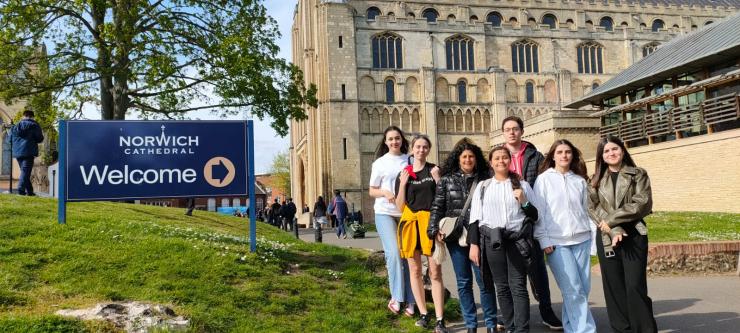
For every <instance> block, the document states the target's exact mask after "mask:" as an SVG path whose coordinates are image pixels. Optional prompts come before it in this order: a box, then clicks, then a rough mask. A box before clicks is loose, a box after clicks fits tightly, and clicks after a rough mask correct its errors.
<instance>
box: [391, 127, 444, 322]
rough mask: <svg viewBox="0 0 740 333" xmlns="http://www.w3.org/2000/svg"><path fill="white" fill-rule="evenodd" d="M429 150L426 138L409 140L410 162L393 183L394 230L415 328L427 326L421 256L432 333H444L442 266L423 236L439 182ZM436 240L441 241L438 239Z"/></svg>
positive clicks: (430, 145)
mask: <svg viewBox="0 0 740 333" xmlns="http://www.w3.org/2000/svg"><path fill="white" fill-rule="evenodd" d="M431 148H432V142H431V140H429V138H428V137H427V136H426V135H417V136H415V137H414V138H413V139H412V140H411V151H412V154H413V159H414V162H413V163H409V166H407V167H406V168H405V169H403V171H401V173H400V174H399V175H398V178H397V179H396V207H398V210H400V211H402V213H401V221H400V224H399V226H398V246H399V250H400V252H401V258H404V259H406V260H407V261H408V264H409V271H410V273H409V274H410V275H411V276H410V282H411V291H412V292H413V293H414V299H415V300H416V306H417V307H418V308H419V313H420V315H421V316H420V318H419V320H418V321H416V326H420V327H423V328H426V327H427V326H428V325H429V322H430V318H429V313H428V312H427V304H426V299H425V298H426V295H425V291H424V281H423V279H422V275H421V266H422V259H421V256H422V255H425V256H426V257H427V262H428V263H429V277H430V279H431V282H432V300H433V301H434V312H435V315H436V319H437V322H436V324H435V326H434V332H435V333H447V328H446V327H445V322H444V303H445V299H444V283H443V281H442V266H441V265H440V263H439V262H437V261H436V260H435V259H434V258H432V251H433V250H434V241H435V238H434V237H432V238H429V237H428V235H427V229H428V226H429V214H430V210H431V208H432V201H434V190H435V188H436V187H437V182H438V181H439V168H438V167H437V166H436V165H434V164H432V163H428V162H427V161H426V160H427V155H429V150H430V149H431ZM438 240H439V241H442V238H441V237H440V238H439V239H438Z"/></svg>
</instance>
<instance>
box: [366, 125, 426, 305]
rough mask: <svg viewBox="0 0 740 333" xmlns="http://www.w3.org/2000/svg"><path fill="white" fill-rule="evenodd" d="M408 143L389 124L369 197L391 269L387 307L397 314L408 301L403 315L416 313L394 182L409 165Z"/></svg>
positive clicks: (374, 163)
mask: <svg viewBox="0 0 740 333" xmlns="http://www.w3.org/2000/svg"><path fill="white" fill-rule="evenodd" d="M408 150H409V143H408V141H407V140H406V138H405V137H404V136H403V131H401V129H400V128H398V127H396V126H390V127H388V128H386V129H385V132H383V141H381V142H380V144H378V148H377V149H376V151H375V158H376V159H375V162H373V167H372V172H371V174H370V191H369V192H370V196H372V197H373V198H375V206H374V207H373V208H374V210H375V227H376V228H377V230H378V236H379V237H380V241H381V243H382V245H383V251H384V254H385V264H386V268H387V269H388V284H389V287H390V291H391V299H390V300H389V301H388V309H389V310H390V311H391V312H393V313H394V314H398V313H399V312H400V311H401V303H406V309H405V310H404V314H405V315H407V316H409V317H411V316H413V315H414V303H415V301H414V295H413V294H412V292H411V287H410V281H409V268H408V263H407V262H406V260H401V255H400V252H399V250H398V243H397V241H396V230H397V228H398V219H399V218H400V217H401V212H400V211H399V210H398V207H396V203H395V199H396V193H395V182H396V177H397V176H398V174H399V173H400V172H401V170H403V168H404V167H406V165H407V164H408V155H407V153H408Z"/></svg>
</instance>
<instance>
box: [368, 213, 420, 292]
mask: <svg viewBox="0 0 740 333" xmlns="http://www.w3.org/2000/svg"><path fill="white" fill-rule="evenodd" d="M375 227H376V229H378V237H380V242H381V243H382V244H383V252H384V254H385V267H386V268H387V269H388V284H389V287H390V290H391V298H392V299H394V300H395V301H398V302H406V303H415V301H414V294H413V293H412V292H411V280H410V279H409V264H408V262H406V260H401V253H400V252H399V250H398V241H397V240H396V230H397V229H398V218H397V217H393V216H390V215H384V214H375Z"/></svg>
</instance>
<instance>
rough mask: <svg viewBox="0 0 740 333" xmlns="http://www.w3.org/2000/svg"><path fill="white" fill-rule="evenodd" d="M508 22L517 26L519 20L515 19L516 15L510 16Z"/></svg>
mask: <svg viewBox="0 0 740 333" xmlns="http://www.w3.org/2000/svg"><path fill="white" fill-rule="evenodd" d="M509 24H511V26H512V27H516V26H519V21H518V20H517V19H516V17H510V18H509Z"/></svg>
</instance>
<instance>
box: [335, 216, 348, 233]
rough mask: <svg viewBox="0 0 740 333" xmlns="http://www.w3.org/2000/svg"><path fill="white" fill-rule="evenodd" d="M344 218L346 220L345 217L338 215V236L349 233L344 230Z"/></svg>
mask: <svg viewBox="0 0 740 333" xmlns="http://www.w3.org/2000/svg"><path fill="white" fill-rule="evenodd" d="M344 220H345V218H344V217H343V218H339V217H337V237H339V236H341V235H346V234H347V232H346V231H344Z"/></svg>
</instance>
